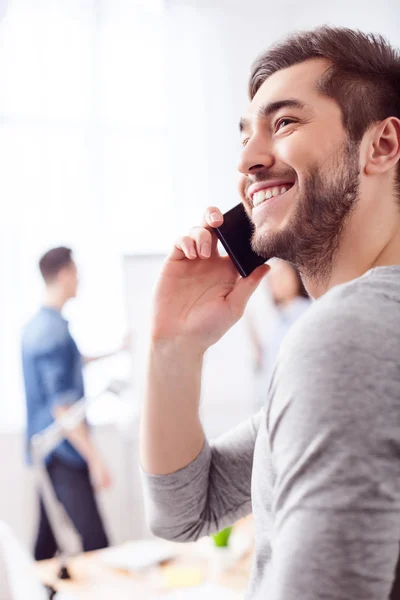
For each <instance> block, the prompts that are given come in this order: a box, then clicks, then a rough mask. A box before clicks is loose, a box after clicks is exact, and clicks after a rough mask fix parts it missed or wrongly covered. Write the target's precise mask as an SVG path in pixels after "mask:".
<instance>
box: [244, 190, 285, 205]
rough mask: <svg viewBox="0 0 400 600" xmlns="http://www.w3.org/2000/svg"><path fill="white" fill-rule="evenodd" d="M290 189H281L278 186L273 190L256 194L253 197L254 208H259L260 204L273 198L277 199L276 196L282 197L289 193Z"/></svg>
mask: <svg viewBox="0 0 400 600" xmlns="http://www.w3.org/2000/svg"><path fill="white" fill-rule="evenodd" d="M289 189H290V186H289V187H285V186H283V187H281V188H279V187H278V186H275V187H273V188H268V189H266V190H260V191H259V192H256V193H255V194H254V196H253V206H258V205H259V204H262V203H263V202H264V200H269V199H270V198H272V197H274V198H275V197H276V196H280V195H281V194H285V192H287V191H288V190H289Z"/></svg>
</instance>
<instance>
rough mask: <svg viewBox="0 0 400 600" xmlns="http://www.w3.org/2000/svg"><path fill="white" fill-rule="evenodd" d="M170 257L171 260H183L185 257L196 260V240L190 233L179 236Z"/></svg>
mask: <svg viewBox="0 0 400 600" xmlns="http://www.w3.org/2000/svg"><path fill="white" fill-rule="evenodd" d="M169 258H170V259H171V260H183V259H184V258H188V259H189V260H194V259H195V258H197V252H196V246H195V243H194V240H193V239H192V238H191V237H190V236H188V235H185V236H182V237H180V238H178V239H177V240H176V242H175V245H174V247H173V248H172V251H171V254H170V255H169Z"/></svg>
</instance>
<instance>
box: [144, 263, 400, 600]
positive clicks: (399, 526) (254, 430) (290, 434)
mask: <svg viewBox="0 0 400 600" xmlns="http://www.w3.org/2000/svg"><path fill="white" fill-rule="evenodd" d="M227 402H229V399H227ZM143 481H144V487H145V498H146V510H147V516H148V520H149V523H150V525H151V527H152V529H153V531H154V532H155V533H156V534H157V535H159V536H161V537H165V538H168V539H172V540H181V541H182V540H183V541H186V540H195V539H197V538H199V537H200V536H204V535H207V534H210V533H212V532H215V531H217V530H219V529H221V528H223V527H225V526H227V525H228V524H231V523H233V522H234V521H235V520H237V519H238V518H240V517H243V516H245V515H247V514H249V513H250V512H253V515H254V524H255V536H256V539H255V543H256V548H255V556H254V563H253V568H252V573H251V577H250V582H249V588H248V593H247V596H246V597H247V598H248V599H249V600H250V599H251V600H261V599H262V600H264V599H265V600H322V599H323V600H387V599H389V598H390V597H392V598H397V597H399V598H400V595H399V596H397V594H396V595H392V596H391V590H392V586H393V582H394V579H395V570H396V564H397V560H398V557H399V542H400V266H393V267H379V268H375V269H372V270H371V271H369V272H368V273H367V274H366V275H364V276H363V277H361V278H359V279H357V280H354V281H352V282H350V283H348V284H345V285H342V286H338V287H336V288H334V289H333V290H331V291H330V292H329V293H327V294H326V295H325V296H324V297H322V298H321V299H320V300H318V301H317V302H315V303H314V305H313V306H312V307H311V308H310V310H309V311H308V312H307V313H305V315H304V316H303V317H302V318H301V319H300V321H298V322H297V323H296V324H295V325H294V327H293V329H292V330H291V332H290V333H289V334H288V336H287V338H286V340H285V342H284V344H283V346H282V348H281V352H280V354H279V357H278V362H277V366H276V369H275V373H274V377H273V380H272V384H271V387H270V390H269V398H268V402H267V406H266V407H265V408H264V409H263V410H262V411H261V412H260V413H258V414H257V415H255V416H254V417H253V418H251V419H250V421H249V422H247V423H244V424H242V425H240V426H238V427H237V428H235V429H234V430H233V431H230V432H228V433H226V434H225V435H223V436H222V437H221V438H219V439H217V440H216V441H215V442H214V443H209V442H206V443H205V445H204V447H203V449H202V451H201V453H200V454H199V456H198V457H197V458H196V459H195V460H194V461H193V462H192V463H191V464H189V465H188V466H186V467H185V468H183V469H182V470H180V471H178V472H176V473H172V474H170V475H160V476H155V475H149V474H146V473H143Z"/></svg>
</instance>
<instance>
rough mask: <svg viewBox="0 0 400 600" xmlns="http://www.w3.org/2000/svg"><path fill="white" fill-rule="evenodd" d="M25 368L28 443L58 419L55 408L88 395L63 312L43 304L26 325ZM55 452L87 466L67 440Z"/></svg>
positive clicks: (23, 340) (77, 465)
mask: <svg viewBox="0 0 400 600" xmlns="http://www.w3.org/2000/svg"><path fill="white" fill-rule="evenodd" d="M22 368H23V375H24V384H25V396H26V407H27V445H28V462H31V458H30V455H29V444H30V440H31V438H32V436H33V435H35V434H36V433H39V432H41V431H43V429H45V428H46V427H48V426H49V425H50V424H51V423H53V421H54V417H53V410H54V408H55V407H57V406H68V405H71V404H73V403H74V402H76V401H77V400H79V399H80V398H82V397H83V396H84V393H85V391H84V385H83V376H82V359H81V355H80V352H79V350H78V348H77V345H76V344H75V342H74V340H73V338H72V336H71V334H70V332H69V327H68V322H67V321H66V320H65V319H64V318H63V317H62V316H61V313H60V312H59V311H57V310H55V309H52V308H49V307H42V308H41V310H40V311H39V313H38V314H37V315H36V316H35V317H34V318H33V319H32V320H31V321H30V322H29V323H28V324H27V325H26V326H25V328H24V331H23V335H22ZM53 455H55V456H57V458H59V459H60V460H62V461H63V462H64V463H66V464H68V465H70V466H72V467H76V468H83V467H85V466H86V462H85V460H84V459H83V457H82V456H81V455H80V454H79V453H78V452H77V451H76V450H75V448H74V447H73V446H72V445H71V444H70V443H69V442H68V441H67V440H64V441H63V442H61V443H60V444H59V446H57V448H56V449H55V450H54V451H53V452H52V453H51V454H50V455H49V456H48V457H47V461H48V462H49V461H50V460H51V457H52V456H53Z"/></svg>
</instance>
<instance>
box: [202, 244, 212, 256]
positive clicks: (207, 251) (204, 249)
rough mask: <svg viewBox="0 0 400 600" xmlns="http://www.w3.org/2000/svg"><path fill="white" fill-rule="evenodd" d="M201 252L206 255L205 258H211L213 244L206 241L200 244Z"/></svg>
mask: <svg viewBox="0 0 400 600" xmlns="http://www.w3.org/2000/svg"><path fill="white" fill-rule="evenodd" d="M200 252H201V255H202V256H204V258H209V257H210V255H211V246H210V244H207V243H204V244H202V245H201V246H200Z"/></svg>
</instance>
